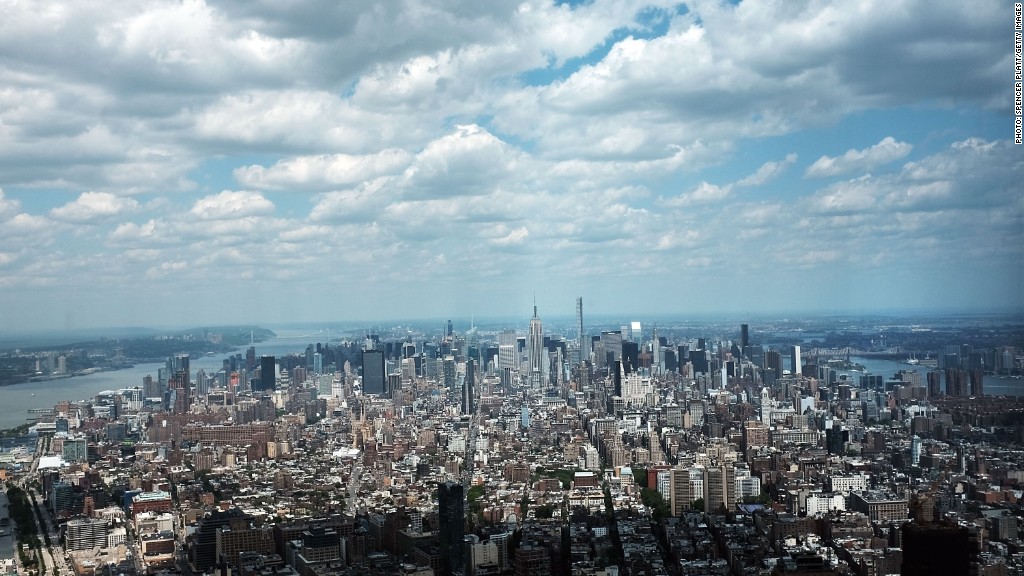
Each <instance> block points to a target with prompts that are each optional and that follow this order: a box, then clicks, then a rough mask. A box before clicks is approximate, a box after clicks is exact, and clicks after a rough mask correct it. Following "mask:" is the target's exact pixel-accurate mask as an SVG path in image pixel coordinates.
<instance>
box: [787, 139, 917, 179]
mask: <svg viewBox="0 0 1024 576" xmlns="http://www.w3.org/2000/svg"><path fill="white" fill-rule="evenodd" d="M912 148H913V146H911V145H910V144H907V143H906V142H897V141H896V139H895V138H893V137H892V136H886V137H885V138H883V139H882V141H881V142H879V143H878V144H875V145H874V146H869V147H868V148H865V149H863V150H855V149H852V148H851V149H850V150H847V151H846V153H845V154H843V155H842V156H837V157H834V158H833V157H830V156H822V157H821V158H818V159H817V160H815V162H814V164H811V165H810V167H808V168H807V171H806V172H805V175H806V176H807V177H808V178H824V177H828V176H838V175H840V174H846V173H849V172H856V171H863V170H871V169H873V168H876V167H878V166H883V165H885V164H888V163H890V162H893V161H895V160H899V159H901V158H905V157H906V156H907V154H910V150H911V149H912Z"/></svg>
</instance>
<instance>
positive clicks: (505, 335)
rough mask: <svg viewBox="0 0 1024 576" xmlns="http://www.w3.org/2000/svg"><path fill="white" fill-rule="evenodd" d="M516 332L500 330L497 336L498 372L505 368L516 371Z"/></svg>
mask: <svg viewBox="0 0 1024 576" xmlns="http://www.w3.org/2000/svg"><path fill="white" fill-rule="evenodd" d="M516 357H517V355H516V332H515V330H502V331H501V332H500V333H499V334H498V371H499V373H500V372H501V371H503V370H504V369H505V368H511V369H518V366H517V364H518V363H519V362H518V361H517V360H516Z"/></svg>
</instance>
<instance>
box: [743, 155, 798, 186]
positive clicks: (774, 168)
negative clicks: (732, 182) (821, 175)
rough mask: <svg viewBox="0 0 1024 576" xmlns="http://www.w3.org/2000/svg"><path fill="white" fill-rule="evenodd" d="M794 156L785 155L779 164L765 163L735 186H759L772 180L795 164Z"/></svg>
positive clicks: (795, 157) (773, 162)
mask: <svg viewBox="0 0 1024 576" xmlns="http://www.w3.org/2000/svg"><path fill="white" fill-rule="evenodd" d="M796 159H797V155H796V154H787V155H786V158H785V159H784V160H782V161H781V162H775V161H772V162H765V163H764V164H762V165H761V167H760V168H758V169H757V171H756V172H754V173H753V174H751V175H749V176H747V177H746V178H743V179H742V180H740V181H739V182H737V183H736V185H737V186H760V185H762V184H764V183H766V182H768V181H770V180H774V179H775V178H777V177H778V176H779V175H780V174H782V173H783V172H785V171H786V169H787V168H789V167H790V166H792V165H793V163H794V162H796Z"/></svg>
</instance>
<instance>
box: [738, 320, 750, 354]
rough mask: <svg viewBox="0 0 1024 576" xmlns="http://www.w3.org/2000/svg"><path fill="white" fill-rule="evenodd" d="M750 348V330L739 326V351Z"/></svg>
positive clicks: (741, 325)
mask: <svg viewBox="0 0 1024 576" xmlns="http://www.w3.org/2000/svg"><path fill="white" fill-rule="evenodd" d="M747 346H750V330H749V326H747V325H746V324H740V350H742V349H744V348H746V347H747Z"/></svg>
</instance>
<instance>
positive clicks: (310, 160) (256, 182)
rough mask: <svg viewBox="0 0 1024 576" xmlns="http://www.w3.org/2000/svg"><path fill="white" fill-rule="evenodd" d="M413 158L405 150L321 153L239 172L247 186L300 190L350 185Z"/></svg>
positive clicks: (395, 168) (396, 168) (389, 171)
mask: <svg viewBox="0 0 1024 576" xmlns="http://www.w3.org/2000/svg"><path fill="white" fill-rule="evenodd" d="M411 158H412V156H411V155H410V154H409V153H408V152H406V151H404V150H401V149H395V148H387V149H384V150H381V151H380V152H378V153H375V154H367V155H360V156H354V155H350V154H330V155H327V154H321V155H318V156H300V157H296V158H290V159H287V160H281V161H279V162H277V163H275V164H274V165H273V166H271V167H270V168H264V167H263V166H259V165H253V166H247V167H244V168H238V169H236V170H235V178H236V179H237V180H238V182H239V183H240V184H242V185H243V186H251V187H254V188H266V189H284V190H287V189H289V188H291V187H300V188H301V189H302V190H306V191H308V190H311V189H316V188H332V187H337V186H349V185H353V184H358V183H360V182H365V181H367V180H371V179H373V178H376V177H378V176H382V175H385V174H394V173H396V172H399V171H401V169H402V168H404V167H405V166H406V165H408V163H409V161H410V160H411Z"/></svg>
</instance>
